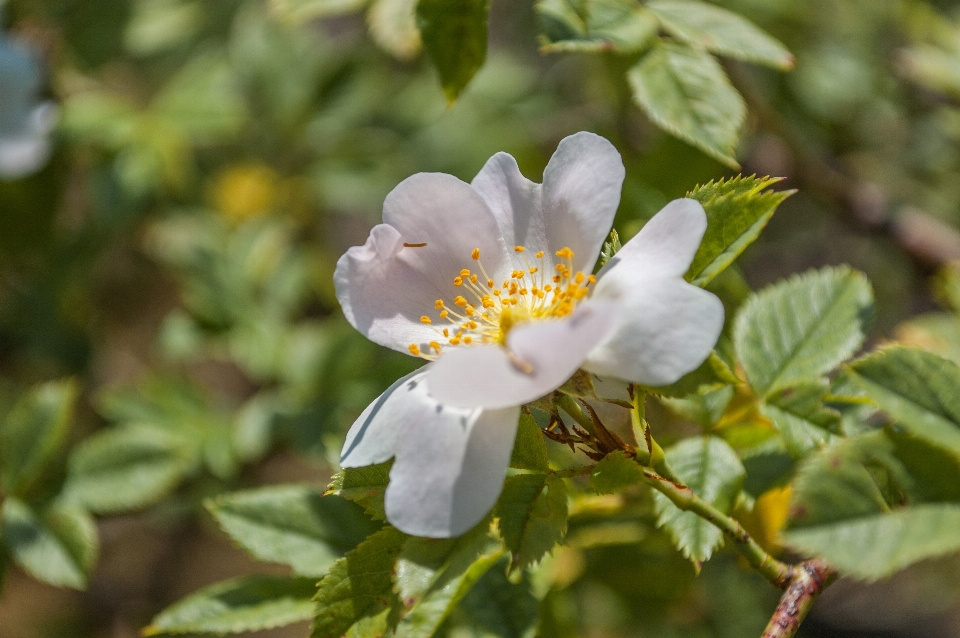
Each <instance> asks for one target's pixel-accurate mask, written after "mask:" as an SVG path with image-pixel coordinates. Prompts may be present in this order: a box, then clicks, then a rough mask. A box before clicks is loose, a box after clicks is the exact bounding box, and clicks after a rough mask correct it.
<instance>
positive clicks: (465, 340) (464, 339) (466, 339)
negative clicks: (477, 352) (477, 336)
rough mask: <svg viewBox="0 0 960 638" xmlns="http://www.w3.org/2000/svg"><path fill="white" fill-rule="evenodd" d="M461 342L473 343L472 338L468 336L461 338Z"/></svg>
mask: <svg viewBox="0 0 960 638" xmlns="http://www.w3.org/2000/svg"><path fill="white" fill-rule="evenodd" d="M463 342H464V343H473V337H471V336H470V335H467V336H466V337H464V338H463Z"/></svg>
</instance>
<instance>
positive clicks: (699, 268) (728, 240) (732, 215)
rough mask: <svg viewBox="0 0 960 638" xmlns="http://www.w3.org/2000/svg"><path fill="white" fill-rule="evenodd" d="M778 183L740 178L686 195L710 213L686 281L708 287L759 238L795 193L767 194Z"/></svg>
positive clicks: (765, 179) (699, 188)
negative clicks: (784, 202)
mask: <svg viewBox="0 0 960 638" xmlns="http://www.w3.org/2000/svg"><path fill="white" fill-rule="evenodd" d="M779 181H780V178H775V177H755V176H752V177H743V176H742V175H738V176H737V177H734V178H731V179H722V180H719V181H716V182H714V181H710V182H708V183H706V184H704V185H703V186H698V187H697V188H695V189H693V190H692V191H690V192H689V193H687V197H690V198H692V199H695V200H697V201H698V202H700V203H701V204H703V209H704V211H706V213H707V231H706V233H704V235H703V240H702V241H701V242H700V248H698V249H697V254H696V255H695V256H694V258H693V263H691V264H690V269H689V270H688V271H687V274H686V279H687V281H689V282H690V283H692V284H693V285H695V286H701V287H703V286H706V285H707V284H708V283H710V281H711V280H712V279H713V278H714V277H716V276H717V275H719V274H720V273H721V272H723V271H724V270H726V269H727V268H728V267H729V266H730V264H732V263H733V262H734V260H735V259H736V258H737V257H739V256H740V255H741V253H743V251H744V250H746V248H747V246H749V245H750V244H752V243H753V242H754V241H755V240H756V239H757V237H759V236H760V231H762V230H763V229H764V227H766V225H767V222H769V221H770V218H771V217H773V214H774V213H775V212H776V210H777V208H778V207H779V206H780V204H782V203H783V201H784V200H785V199H787V198H788V197H790V196H791V195H792V194H793V193H794V192H796V191H766V192H764V191H765V190H766V189H767V188H769V187H770V186H773V185H774V184H776V183H777V182H779Z"/></svg>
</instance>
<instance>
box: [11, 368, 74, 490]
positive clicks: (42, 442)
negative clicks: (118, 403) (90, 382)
mask: <svg viewBox="0 0 960 638" xmlns="http://www.w3.org/2000/svg"><path fill="white" fill-rule="evenodd" d="M78 394H79V392H78V388H77V386H76V384H75V383H73V382H72V381H59V382H51V383H45V384H43V385H40V386H37V387H36V388H33V389H32V390H29V391H28V392H27V393H26V394H24V395H23V396H22V397H21V398H20V400H19V401H17V403H16V404H15V405H14V406H13V409H11V410H10V412H9V413H8V414H7V415H6V418H5V419H4V421H3V423H2V424H0V479H2V485H3V489H4V490H5V491H7V492H8V493H12V494H16V495H23V494H25V493H26V492H28V491H29V489H30V488H31V487H32V486H33V485H34V484H35V483H36V481H37V480H38V479H39V478H40V477H41V474H42V473H43V471H44V470H45V469H46V468H47V467H48V466H49V464H50V463H51V462H52V461H53V460H54V459H55V458H56V456H57V455H58V454H60V452H61V451H62V448H63V446H64V444H65V443H66V438H67V434H68V432H69V430H70V421H71V419H72V418H73V409H74V404H75V403H76V400H77V395H78Z"/></svg>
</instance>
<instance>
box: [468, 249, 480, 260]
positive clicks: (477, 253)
mask: <svg viewBox="0 0 960 638" xmlns="http://www.w3.org/2000/svg"><path fill="white" fill-rule="evenodd" d="M470 256H471V257H473V260H474V261H479V260H480V249H479V248H474V249H473V252H472V253H470Z"/></svg>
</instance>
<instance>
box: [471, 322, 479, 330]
mask: <svg viewBox="0 0 960 638" xmlns="http://www.w3.org/2000/svg"><path fill="white" fill-rule="evenodd" d="M477 325H478V324H477V322H476V321H471V322H470V329H471V330H476V329H477Z"/></svg>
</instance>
